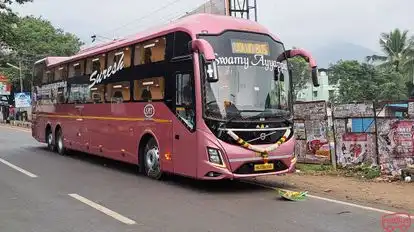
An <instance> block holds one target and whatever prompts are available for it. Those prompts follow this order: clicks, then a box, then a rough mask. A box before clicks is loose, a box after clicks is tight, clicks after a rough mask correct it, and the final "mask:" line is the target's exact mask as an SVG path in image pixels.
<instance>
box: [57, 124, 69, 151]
mask: <svg viewBox="0 0 414 232" xmlns="http://www.w3.org/2000/svg"><path fill="white" fill-rule="evenodd" d="M55 135H56V136H55V137H56V139H55V147H56V150H57V153H59V155H65V152H66V149H65V145H64V144H63V131H62V128H60V127H58V128H57V129H56V133H55Z"/></svg>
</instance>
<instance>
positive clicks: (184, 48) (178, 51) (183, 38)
mask: <svg viewBox="0 0 414 232" xmlns="http://www.w3.org/2000/svg"><path fill="white" fill-rule="evenodd" d="M191 40H192V39H191V36H190V35H189V34H187V33H185V32H182V31H178V32H175V33H174V57H178V56H186V55H190V54H191V52H190V51H189V49H188V43H189V42H190V41H191Z"/></svg>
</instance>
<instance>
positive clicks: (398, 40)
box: [367, 28, 414, 95]
mask: <svg viewBox="0 0 414 232" xmlns="http://www.w3.org/2000/svg"><path fill="white" fill-rule="evenodd" d="M379 44H380V46H381V50H382V52H383V55H372V56H368V57H367V61H372V62H380V64H379V65H378V67H379V68H391V69H393V70H394V71H396V72H400V73H401V74H402V75H403V76H404V80H402V81H403V82H404V83H405V85H406V87H407V88H406V89H407V91H408V93H409V94H410V95H411V93H412V92H413V90H414V88H413V87H414V85H413V83H414V37H411V38H409V36H408V30H404V31H401V30H400V29H398V28H396V29H394V30H393V31H391V32H389V33H382V34H381V36H380V39H379Z"/></svg>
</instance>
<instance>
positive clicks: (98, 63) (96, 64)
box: [86, 54, 106, 75]
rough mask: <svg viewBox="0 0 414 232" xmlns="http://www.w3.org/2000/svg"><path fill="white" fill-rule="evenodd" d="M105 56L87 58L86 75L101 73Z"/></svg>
mask: <svg viewBox="0 0 414 232" xmlns="http://www.w3.org/2000/svg"><path fill="white" fill-rule="evenodd" d="M105 58H106V55H105V54H101V55H98V56H95V57H93V58H89V59H87V61H86V75H90V74H92V73H93V72H94V71H98V73H100V72H102V70H104V69H105Z"/></svg>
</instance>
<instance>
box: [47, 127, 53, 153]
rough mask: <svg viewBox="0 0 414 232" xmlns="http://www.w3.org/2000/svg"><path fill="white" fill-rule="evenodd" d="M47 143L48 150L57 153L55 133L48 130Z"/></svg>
mask: <svg viewBox="0 0 414 232" xmlns="http://www.w3.org/2000/svg"><path fill="white" fill-rule="evenodd" d="M46 143H47V148H48V149H49V150H50V151H55V145H54V144H53V133H52V130H50V129H49V130H47V131H46Z"/></svg>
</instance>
